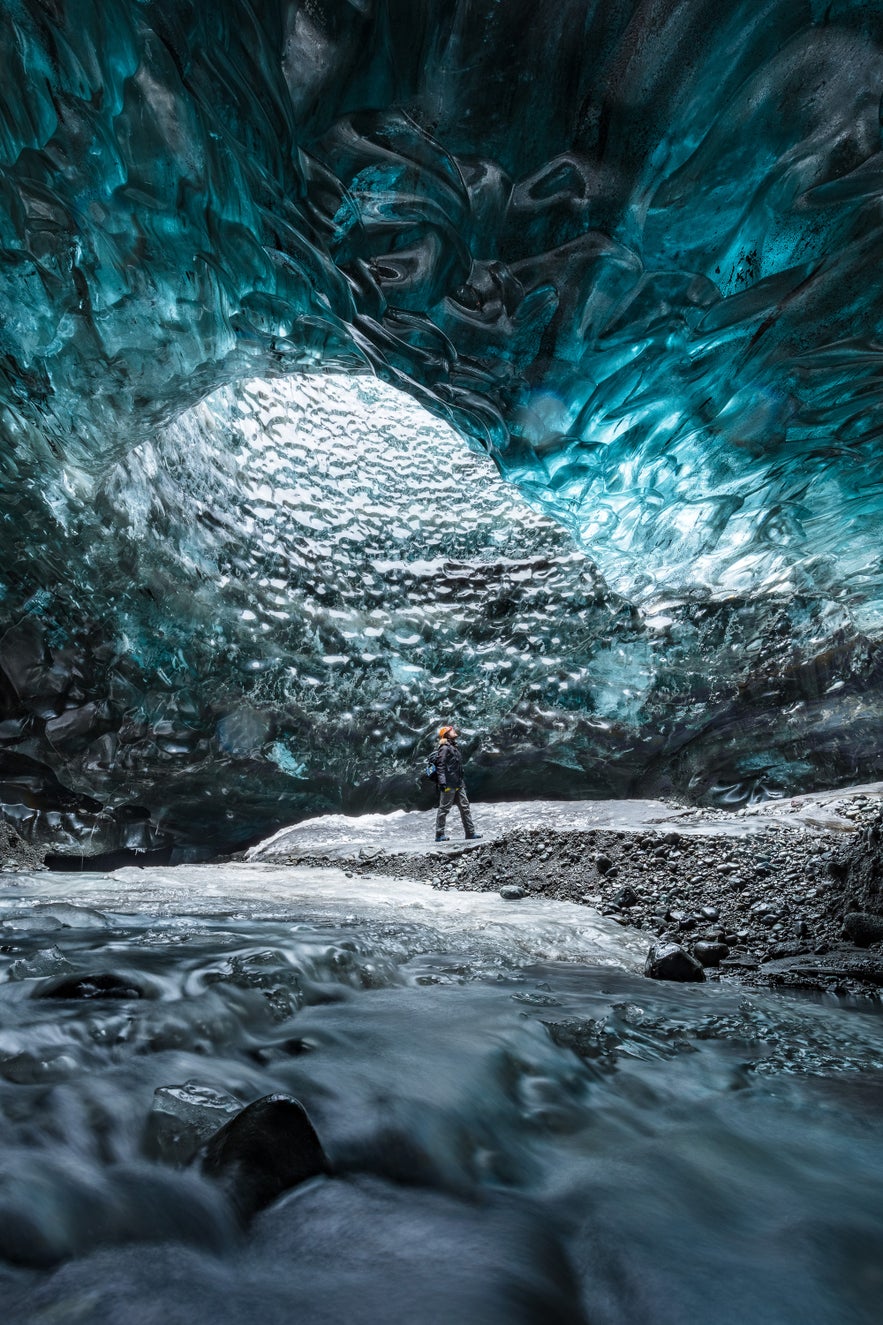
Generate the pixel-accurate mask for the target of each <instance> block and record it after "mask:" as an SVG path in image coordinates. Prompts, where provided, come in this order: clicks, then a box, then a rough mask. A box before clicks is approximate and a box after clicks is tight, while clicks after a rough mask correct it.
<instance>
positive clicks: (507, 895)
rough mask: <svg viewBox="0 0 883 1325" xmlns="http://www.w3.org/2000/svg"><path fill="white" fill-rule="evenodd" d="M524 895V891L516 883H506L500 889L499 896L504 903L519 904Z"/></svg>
mask: <svg viewBox="0 0 883 1325" xmlns="http://www.w3.org/2000/svg"><path fill="white" fill-rule="evenodd" d="M524 895H525V893H524V889H523V888H522V887H521V886H520V885H519V884H517V883H507V884H506V885H505V886H504V887H503V888H501V889H500V896H501V897H502V898H503V901H505V902H520V901H521V899H522V897H524Z"/></svg>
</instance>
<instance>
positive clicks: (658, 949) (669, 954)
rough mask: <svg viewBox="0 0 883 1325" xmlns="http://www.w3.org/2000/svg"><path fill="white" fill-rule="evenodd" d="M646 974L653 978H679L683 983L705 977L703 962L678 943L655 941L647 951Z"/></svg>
mask: <svg viewBox="0 0 883 1325" xmlns="http://www.w3.org/2000/svg"><path fill="white" fill-rule="evenodd" d="M644 974H645V975H647V976H649V977H650V979H651V980H677V981H679V982H681V983H690V982H692V981H698V980H704V979H705V970H704V968H703V967H702V965H701V963H700V962H697V961H696V959H695V957H691V956H690V954H689V952H686V951H685V950H684V949H683V948H682V947H680V945H679V944H677V943H654V944H653V947H652V948H651V949H650V951H649V952H648V953H647V960H646V962H645V963H644Z"/></svg>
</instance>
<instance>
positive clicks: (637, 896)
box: [287, 794, 883, 999]
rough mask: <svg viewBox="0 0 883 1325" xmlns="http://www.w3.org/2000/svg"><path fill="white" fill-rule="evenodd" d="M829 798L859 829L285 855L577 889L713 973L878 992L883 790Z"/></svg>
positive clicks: (502, 889)
mask: <svg viewBox="0 0 883 1325" xmlns="http://www.w3.org/2000/svg"><path fill="white" fill-rule="evenodd" d="M831 809H832V810H833V811H834V812H835V813H836V814H837V815H838V816H839V817H840V819H841V822H843V821H844V820H845V821H846V823H848V824H850V825H852V826H854V828H855V829H856V830H858V831H857V832H849V833H845V832H844V831H843V829H842V828H839V829H836V830H832V829H826V828H824V827H819V828H815V829H811V830H810V829H807V828H793V827H790V826H788V825H786V824H784V823H783V824H781V825H776V826H775V827H772V826H770V827H764V828H763V829H762V830H761V831H759V832H756V833H752V834H744V833H741V834H735V833H734V834H733V835H732V836H731V835H728V832H727V827H726V825H723V824H721V825H719V826H717V828H716V831H714V832H707V831H702V830H703V828H708V827H709V826H710V825H709V824H708V823H706V822H702V821H700V822H699V823H697V824H695V825H690V826H689V827H684V826H679V827H677V828H674V827H669V826H668V825H665V824H663V825H660V827H659V828H658V830H655V831H623V830H615V829H589V830H588V831H570V832H568V831H562V830H561V829H560V828H557V827H556V829H555V830H554V831H549V830H547V829H544V828H538V827H531V828H529V829H524V830H518V829H513V830H512V831H510V832H508V833H506V834H505V835H504V836H502V837H500V838H497V839H495V840H492V841H489V842H487V843H479V844H470V846H469V847H468V848H467V846H466V844H465V843H463V844H462V846H461V845H460V844H458V843H457V842H452V843H450V844H446V845H445V846H444V848H442V849H439V850H438V851H436V852H432V851H430V852H427V851H426V850H425V849H423V850H420V851H415V852H414V853H413V854H408V853H403V852H401V851H396V852H389V851H384V850H383V848H376V849H370V850H366V849H364V848H363V849H361V850H359V851H356V852H354V853H353V854H352V855H351V856H349V857H347V856H343V857H341V856H340V855H339V854H338V855H337V856H336V857H335V858H334V860H333V862H332V860H330V859H329V858H328V857H327V856H324V855H322V854H316V855H312V854H301V855H291V856H289V857H287V859H288V860H289V861H290V863H292V864H295V863H296V864H299V865H314V866H319V867H321V866H323V865H325V866H327V865H330V864H332V863H333V864H334V865H335V866H337V867H341V866H342V867H343V868H345V869H347V870H351V871H352V872H353V873H354V874H374V873H382V874H385V875H393V876H397V877H408V878H416V879H421V880H424V881H425V882H427V883H429V884H431V885H432V886H433V887H435V888H461V889H472V890H480V891H496V892H499V893H500V894H501V896H502V897H503V898H504V899H506V900H507V901H509V902H511V903H512V904H513V905H515V904H517V903H518V902H519V901H521V900H522V899H524V898H526V897H531V896H542V897H547V898H555V899H558V900H562V901H570V902H581V903H583V904H585V905H588V906H593V907H596V908H597V909H598V910H600V911H601V912H602V914H604V915H608V916H610V917H612V918H613V919H614V920H616V921H617V922H618V923H619V924H621V925H623V926H626V927H629V928H633V929H638V930H642V931H644V932H645V933H646V935H647V945H648V950H649V949H650V947H651V946H653V945H668V944H677V945H679V946H680V947H681V948H682V949H683V950H684V951H686V952H687V953H688V954H689V955H690V956H691V957H692V958H693V959H694V960H695V961H697V962H698V963H699V964H700V965H701V966H702V968H703V971H704V974H705V978H706V979H710V980H726V981H738V982H741V983H744V984H748V985H755V986H766V987H778V988H802V989H811V990H818V991H822V992H827V991H831V992H835V993H837V994H840V995H844V994H845V995H860V996H863V997H871V998H875V999H878V998H880V997H881V994H883V941H881V940H883V921H881V922H878V921H876V917H877V916H878V915H879V913H880V911H881V910H883V907H881V905H880V902H881V897H883V892H881V888H880V879H881V878H883V861H881V860H880V859H879V857H880V855H881V845H880V844H881V842H883V819H881V801H880V798H879V796H873V795H872V796H869V795H862V794H858V795H849V796H845V797H844V799H843V800H842V801H841V802H835V803H834V804H833V805H832V807H831ZM871 862H876V864H872V863H871ZM875 922H876V929H875ZM699 978H701V973H700V975H699Z"/></svg>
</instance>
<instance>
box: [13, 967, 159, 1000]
mask: <svg viewBox="0 0 883 1325" xmlns="http://www.w3.org/2000/svg"><path fill="white" fill-rule="evenodd" d="M34 997H35V998H58V999H77V998H79V999H86V998H90V999H112V998H143V997H144V991H143V990H142V989H139V988H138V986H137V985H136V984H134V983H133V981H131V980H128V979H126V978H124V977H123V976H120V975H112V974H110V973H109V972H105V971H99V972H98V973H97V974H94V975H76V976H67V977H66V978H65V979H63V980H55V981H53V983H52V984H48V985H43V987H42V989H38V990H37V991H36V993H35V994H34Z"/></svg>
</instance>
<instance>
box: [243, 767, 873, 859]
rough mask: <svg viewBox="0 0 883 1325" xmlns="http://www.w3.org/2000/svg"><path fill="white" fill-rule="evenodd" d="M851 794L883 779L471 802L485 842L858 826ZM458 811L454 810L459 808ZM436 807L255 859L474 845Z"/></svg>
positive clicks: (265, 845) (325, 821)
mask: <svg viewBox="0 0 883 1325" xmlns="http://www.w3.org/2000/svg"><path fill="white" fill-rule="evenodd" d="M852 796H862V798H864V797H865V796H869V797H871V798H873V799H877V798H879V797H880V796H883V783H880V782H877V783H869V784H867V785H863V786H860V787H849V788H844V789H842V790H840V791H829V792H818V793H815V794H812V795H807V796H797V797H793V798H791V799H789V800H785V801H779V802H775V801H773V802H767V803H766V804H765V805H763V806H762V807H758V808H757V809H754V810H751V811H750V812H748V813H746V812H745V811H739V812H736V813H733V814H727V813H726V812H723V811H718V812H714V813H703V812H702V811H697V810H693V809H688V808H686V807H684V806H677V805H672V804H671V803H665V802H663V801H643V800H621V801H544V800H535V801H516V802H512V801H509V802H505V803H503V804H497V805H495V804H473V813H474V816H475V819H476V823H477V826H478V828H479V830H480V832H481V834H482V838H483V840H484V841H486V842H487V841H492V840H493V839H494V838H498V837H503V836H504V835H505V834H506V833H507V832H511V831H512V830H513V829H525V828H526V829H533V830H537V829H540V830H542V831H544V832H548V833H559V832H569V831H578V832H579V831H582V832H584V831H586V830H588V829H590V828H609V829H613V830H615V831H618V832H625V833H642V832H646V831H648V830H650V831H657V830H660V829H661V828H666V829H670V828H676V829H677V831H678V832H679V833H681V832H682V833H696V834H700V835H711V834H718V835H721V836H725V837H735V836H742V835H744V834H746V833H759V832H764V831H765V830H766V829H768V828H774V827H788V828H804V829H808V830H811V829H814V828H815V829H820V828H825V829H829V830H834V831H841V832H847V833H848V832H852V831H854V827H855V826H854V824H853V823H852V822H851V820H850V819H849V818H848V817H847V816H845V815H844V813H843V811H844V810H845V809H848V808H849V802H850V798H851V797H852ZM453 813H454V814H455V813H456V810H455V811H454V812H453ZM434 833H435V811H434V810H426V811H412V812H410V813H407V812H406V811H404V810H397V811H394V812H393V813H391V814H362V815H344V814H328V815H323V816H321V817H320V818H318V819H307V820H304V821H303V822H301V823H299V824H294V825H293V826H292V827H289V828H282V829H280V830H279V832H278V833H274V834H273V836H272V837H269V838H267V839H266V841H264V842H261V843H259V844H258V845H257V846H255V847H252V848H251V849H250V851H249V852H248V858H249V860H272V859H273V858H274V857H275V856H286V855H297V854H302V855H307V854H316V855H328V856H335V855H339V856H343V855H347V856H350V855H355V854H356V853H358V852H359V851H361V850H364V851H366V852H372V851H376V850H378V849H382V850H384V851H389V852H395V853H399V852H406V853H409V854H410V853H414V852H421V851H432V852H437V853H438V854H440V855H444V854H447V853H450V852H451V851H459V850H462V849H466V850H468V849H469V843H468V842H465V841H461V840H460V831H459V825H458V824H457V823H453V825H451V824H450V823H449V825H448V833H449V835H450V837H451V839H452V841H451V843H450V844H449V845H444V844H441V845H436V843H435V842H434V841H433V838H434Z"/></svg>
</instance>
